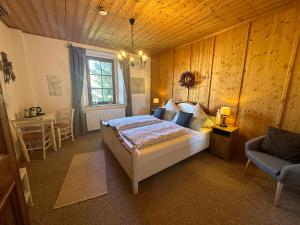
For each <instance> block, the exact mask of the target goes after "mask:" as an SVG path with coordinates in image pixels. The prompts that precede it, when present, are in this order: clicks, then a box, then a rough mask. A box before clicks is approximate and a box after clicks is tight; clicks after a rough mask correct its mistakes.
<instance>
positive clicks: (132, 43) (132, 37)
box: [131, 24, 133, 52]
mask: <svg viewBox="0 0 300 225" xmlns="http://www.w3.org/2000/svg"><path fill="white" fill-rule="evenodd" d="M131 51H132V52H133V24H132V25H131Z"/></svg>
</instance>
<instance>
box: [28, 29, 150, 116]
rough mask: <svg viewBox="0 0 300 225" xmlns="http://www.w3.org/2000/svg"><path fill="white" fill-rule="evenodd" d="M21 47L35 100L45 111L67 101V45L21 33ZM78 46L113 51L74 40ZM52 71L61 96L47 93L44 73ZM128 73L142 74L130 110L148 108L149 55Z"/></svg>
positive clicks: (139, 75) (135, 110)
mask: <svg viewBox="0 0 300 225" xmlns="http://www.w3.org/2000/svg"><path fill="white" fill-rule="evenodd" d="M24 40H25V46H26V47H25V48H26V52H27V55H28V66H29V70H30V72H31V77H32V87H33V91H34V93H35V96H36V104H37V105H38V106H41V107H42V108H43V110H44V111H45V112H56V111H59V110H60V109H61V108H62V107H69V106H70V104H71V80H70V70H69V57H68V48H66V44H67V42H66V41H62V40H58V39H52V38H46V37H41V36H36V35H31V34H24ZM74 45H76V46H79V47H84V48H87V49H93V50H95V51H97V50H98V51H105V52H110V53H115V51H114V50H110V49H104V48H99V47H94V46H88V45H82V44H78V43H74ZM48 74H55V75H57V76H59V77H60V78H61V81H62V96H49V94H48V86H47V85H48V84H47V75H48ZM131 76H132V77H144V78H145V83H146V94H134V95H133V96H132V99H133V103H134V104H133V113H134V114H146V113H148V112H149V105H150V104H149V101H150V59H149V62H148V64H147V67H146V68H145V69H143V70H141V69H133V70H132V71H131Z"/></svg>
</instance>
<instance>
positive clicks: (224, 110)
mask: <svg viewBox="0 0 300 225" xmlns="http://www.w3.org/2000/svg"><path fill="white" fill-rule="evenodd" d="M220 114H221V115H222V116H229V115H230V108H229V107H222V108H221V110H220Z"/></svg>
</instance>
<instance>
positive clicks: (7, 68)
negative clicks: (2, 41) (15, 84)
mask: <svg viewBox="0 0 300 225" xmlns="http://www.w3.org/2000/svg"><path fill="white" fill-rule="evenodd" d="M0 55H1V61H0V70H3V75H4V82H5V83H9V81H10V80H13V81H15V79H16V75H15V74H14V71H13V68H12V63H11V62H9V61H8V59H7V54H6V53H5V52H1V53H0Z"/></svg>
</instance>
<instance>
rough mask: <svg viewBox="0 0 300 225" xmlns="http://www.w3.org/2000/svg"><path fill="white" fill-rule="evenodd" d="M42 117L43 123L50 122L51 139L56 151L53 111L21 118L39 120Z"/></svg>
mask: <svg viewBox="0 0 300 225" xmlns="http://www.w3.org/2000/svg"><path fill="white" fill-rule="evenodd" d="M40 119H43V120H44V122H45V123H49V124H50V129H51V139H52V145H53V149H54V150H55V151H57V146H56V139H55V131H54V123H55V113H47V114H45V115H41V116H35V117H28V118H25V117H24V118H22V120H40Z"/></svg>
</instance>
